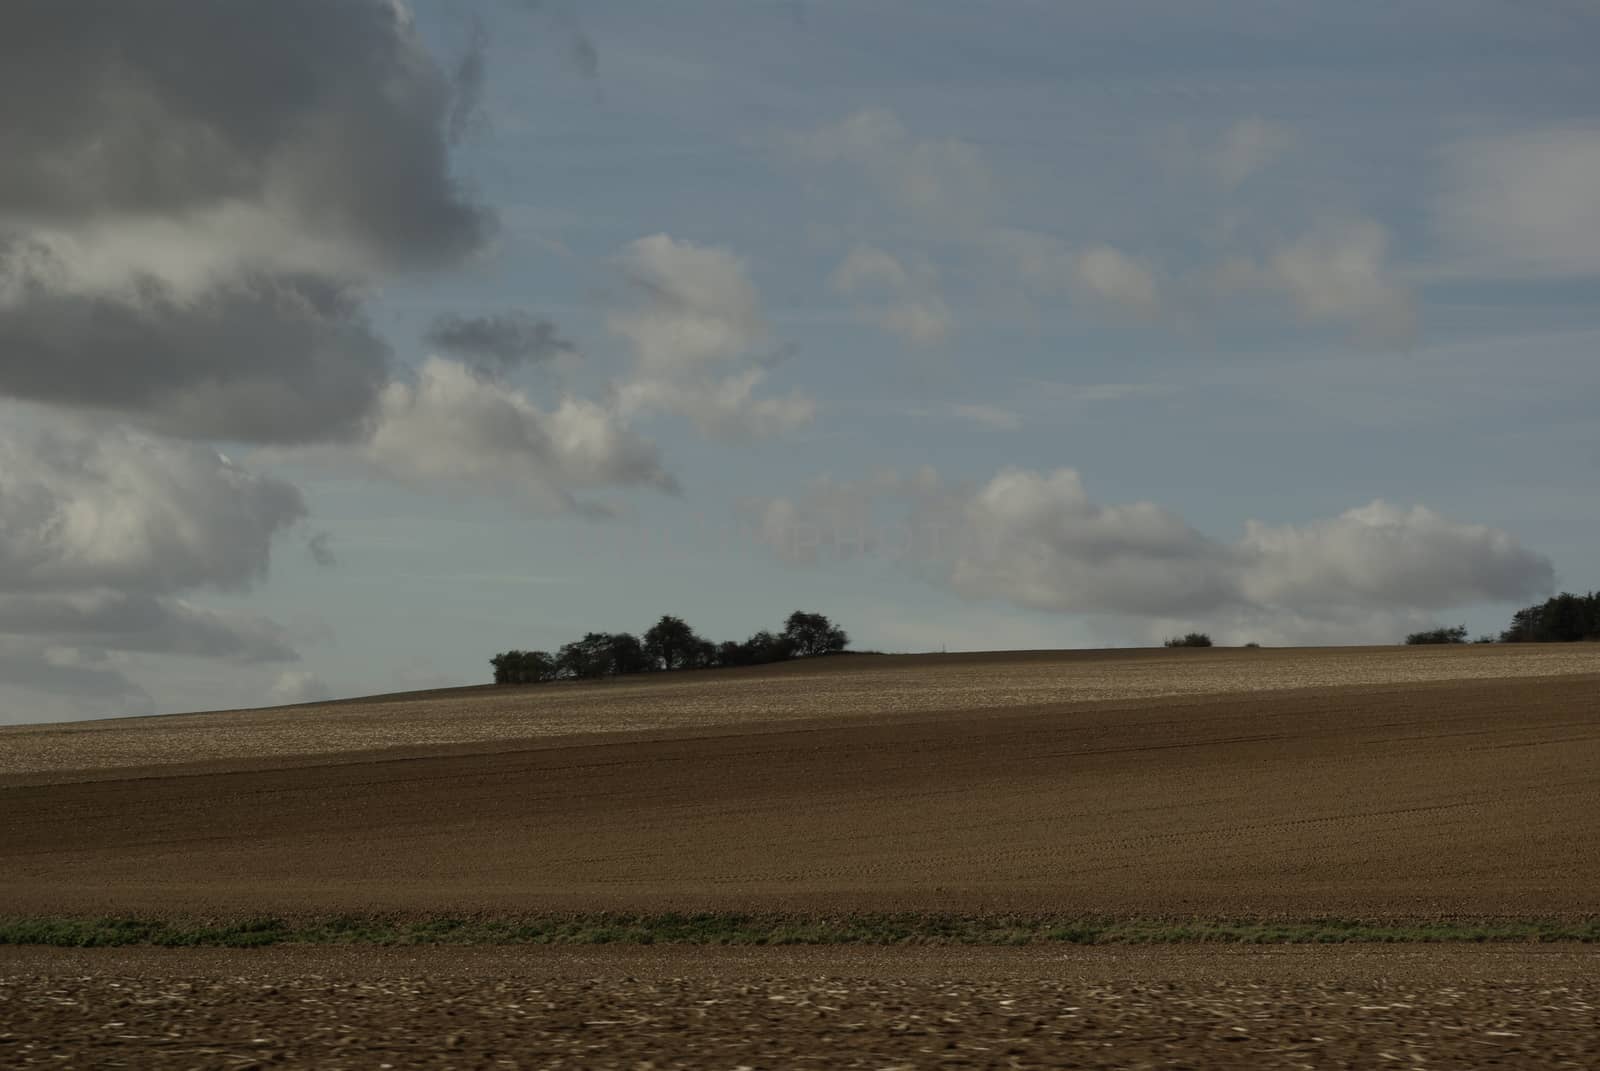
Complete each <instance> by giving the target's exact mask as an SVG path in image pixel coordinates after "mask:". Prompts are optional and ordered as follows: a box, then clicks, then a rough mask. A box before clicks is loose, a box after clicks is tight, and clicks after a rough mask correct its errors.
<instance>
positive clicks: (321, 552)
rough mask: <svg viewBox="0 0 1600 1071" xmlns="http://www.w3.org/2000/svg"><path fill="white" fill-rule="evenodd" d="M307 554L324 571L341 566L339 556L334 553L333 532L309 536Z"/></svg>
mask: <svg viewBox="0 0 1600 1071" xmlns="http://www.w3.org/2000/svg"><path fill="white" fill-rule="evenodd" d="M306 553H307V554H309V555H311V560H312V561H314V562H316V563H317V564H318V565H320V566H322V567H323V568H324V569H326V568H328V567H329V566H332V565H337V564H339V556H338V555H337V554H335V553H334V552H333V533H332V532H312V533H311V534H310V535H309V536H307V537H306Z"/></svg>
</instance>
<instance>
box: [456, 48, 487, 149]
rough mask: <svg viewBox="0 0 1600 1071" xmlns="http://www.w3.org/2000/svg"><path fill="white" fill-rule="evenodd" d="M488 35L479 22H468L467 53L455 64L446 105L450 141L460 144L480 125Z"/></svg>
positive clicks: (482, 117)
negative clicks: (450, 96) (452, 92)
mask: <svg viewBox="0 0 1600 1071" xmlns="http://www.w3.org/2000/svg"><path fill="white" fill-rule="evenodd" d="M488 56H489V34H488V32H487V31H486V30H485V29H484V28H483V20H482V19H477V18H474V19H473V20H472V36H471V38H470V39H469V40H468V42H467V50H466V51H465V52H464V53H462V55H461V59H460V60H459V61H458V62H457V63H456V73H455V99H454V100H453V101H452V102H451V105H450V123H449V130H450V141H451V142H452V143H455V142H458V141H460V140H461V139H462V138H464V137H466V136H467V135H468V134H470V133H472V131H474V130H475V129H477V128H478V127H480V126H482V125H483V123H484V116H483V91H484V84H485V82H486V81H487V79H488V74H489V60H488Z"/></svg>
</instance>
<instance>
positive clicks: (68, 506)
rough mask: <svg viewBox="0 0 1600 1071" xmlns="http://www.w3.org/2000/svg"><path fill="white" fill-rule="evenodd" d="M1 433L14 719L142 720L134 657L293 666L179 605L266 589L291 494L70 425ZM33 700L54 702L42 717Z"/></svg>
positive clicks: (13, 414) (16, 421) (113, 432)
mask: <svg viewBox="0 0 1600 1071" xmlns="http://www.w3.org/2000/svg"><path fill="white" fill-rule="evenodd" d="M5 417H6V421H7V423H6V424H5V425H4V426H3V428H0V679H3V680H4V681H5V683H6V684H7V685H8V686H9V687H10V688H11V689H12V690H13V691H17V692H18V694H22V693H26V694H27V695H28V696H29V697H30V698H28V699H27V701H26V702H25V703H23V704H22V706H21V707H20V708H19V709H27V710H29V711H37V716H39V717H57V716H71V715H78V714H83V713H105V712H106V711H107V709H111V710H114V711H116V712H120V713H126V712H128V711H130V710H143V709H147V708H148V704H149V697H148V696H147V695H146V694H145V693H144V692H143V690H142V689H141V688H140V687H139V686H138V685H137V684H136V683H134V682H133V681H132V680H130V679H129V678H128V676H127V673H126V670H127V665H128V664H127V661H126V659H125V658H124V657H123V656H124V655H125V654H127V653H137V654H154V655H179V656H187V657H194V658H220V659H226V660H229V661H231V662H240V663H243V662H282V661H291V660H293V659H295V658H296V657H297V655H296V653H295V651H294V649H293V647H292V645H291V644H290V642H289V637H288V634H287V632H286V631H285V630H284V629H283V628H282V627H281V626H279V625H277V624H276V623H275V622H273V621H271V620H270V619H268V618H266V617H263V616H261V615H259V614H254V613H249V612H243V611H233V610H216V609H211V608H208V607H204V606H200V605H197V604H195V603H194V602H192V601H190V600H189V599H188V598H187V597H185V596H186V595H187V594H188V593H189V592H193V591H196V590H203V589H207V588H211V589H222V590H228V591H242V590H244V589H247V588H249V587H250V586H252V585H253V584H255V583H256V582H258V581H259V580H261V579H262V578H263V577H264V576H265V575H266V571H267V566H268V563H269V560H270V556H271V546H272V542H273V540H274V539H275V538H277V537H278V536H280V535H281V534H283V533H284V532H286V531H288V530H289V529H291V528H293V527H294V526H296V525H297V524H298V523H299V522H300V521H301V520H302V518H303V517H304V515H305V505H304V503H303V501H302V499H301V497H300V493H299V492H298V491H297V490H296V489H295V488H294V487H292V486H290V485H289V484H286V483H283V482H281V481H278V480H274V479H272V478H270V477H265V476H261V475H258V474H256V473H253V472H250V471H249V470H247V469H245V468H242V467H241V466H239V465H236V464H234V463H233V462H232V461H230V460H228V459H227V458H226V457H224V456H222V455H221V454H218V453H217V452H216V451H215V450H209V449H206V448H204V447H201V446H197V445H193V444H188V443H179V442H172V441H170V440H165V439H161V438H158V437H155V436H152V435H148V434H145V433H141V432H136V431H131V430H128V429H125V428H120V427H116V426H112V427H108V428H99V429H94V428H91V427H90V426H88V425H87V424H80V423H78V422H75V421H73V420H70V419H57V420H54V421H53V422H52V426H51V428H50V430H49V431H47V432H31V431H28V430H26V429H25V427H24V425H25V424H26V423H27V421H26V420H25V419H24V414H23V412H22V411H20V410H7V411H6V413H5ZM41 693H47V694H48V695H50V696H54V697H55V698H53V699H50V700H48V701H41V702H40V703H39V704H38V705H35V703H34V699H35V698H37V696H38V695H39V694H41ZM29 716H32V714H30V715H29ZM9 720H15V719H9Z"/></svg>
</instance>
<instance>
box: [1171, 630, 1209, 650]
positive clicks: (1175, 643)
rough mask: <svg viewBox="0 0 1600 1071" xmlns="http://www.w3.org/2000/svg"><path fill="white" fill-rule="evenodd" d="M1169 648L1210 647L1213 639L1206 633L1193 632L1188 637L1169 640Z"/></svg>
mask: <svg viewBox="0 0 1600 1071" xmlns="http://www.w3.org/2000/svg"><path fill="white" fill-rule="evenodd" d="M1166 645H1167V646H1168V647H1210V646H1211V637H1210V636H1207V635H1206V634H1205V633H1204V632H1191V633H1189V634H1188V635H1186V636H1173V637H1172V638H1171V639H1169V640H1167V643H1166Z"/></svg>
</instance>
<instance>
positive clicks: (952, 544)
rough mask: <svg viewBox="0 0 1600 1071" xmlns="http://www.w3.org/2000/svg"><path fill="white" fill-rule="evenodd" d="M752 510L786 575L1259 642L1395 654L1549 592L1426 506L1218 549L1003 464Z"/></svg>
mask: <svg viewBox="0 0 1600 1071" xmlns="http://www.w3.org/2000/svg"><path fill="white" fill-rule="evenodd" d="M753 509H754V511H755V515H756V518H757V523H756V527H755V533H756V537H757V539H758V540H759V541H760V542H762V543H764V544H766V545H767V546H768V547H769V548H771V549H772V550H773V551H774V552H775V553H777V554H778V555H779V557H781V558H783V559H784V560H787V561H790V562H793V563H798V564H815V563H817V562H818V561H820V560H822V559H823V558H824V557H826V556H827V555H829V554H835V555H838V556H841V557H847V556H850V555H853V554H882V555H886V556H889V557H894V558H900V559H903V560H904V561H905V562H906V563H907V564H909V565H911V566H912V567H914V568H916V569H918V570H919V571H921V572H922V573H923V574H924V575H926V576H928V577H929V578H931V579H933V580H934V581H936V582H938V583H940V584H942V585H945V586H947V587H949V588H950V589H952V590H954V591H956V592H958V593H960V594H962V595H965V596H967V597H969V598H974V599H998V600H1003V601H1005V602H1009V603H1012V604H1014V605H1017V606H1024V607H1029V608H1032V609H1040V610H1051V611H1058V612H1063V613H1081V614H1095V615H1106V616H1110V617H1115V618H1126V619H1134V620H1136V621H1144V622H1145V623H1146V625H1152V624H1159V623H1168V622H1179V623H1186V624H1187V623H1193V624H1197V625H1199V626H1201V627H1210V628H1219V627H1226V628H1229V629H1237V630H1241V631H1242V630H1245V629H1253V630H1254V631H1255V634H1254V635H1252V636H1250V637H1248V638H1257V639H1261V638H1265V637H1266V636H1270V637H1272V638H1277V639H1299V640H1301V641H1302V642H1304V641H1305V640H1307V639H1317V640H1321V641H1330V640H1339V641H1343V642H1350V641H1359V640H1366V641H1368V642H1393V641H1394V640H1395V638H1396V637H1395V636H1394V635H1391V634H1389V633H1388V631H1387V630H1391V629H1392V628H1393V627H1395V623H1396V622H1409V621H1413V620H1416V619H1419V617H1425V616H1426V615H1427V614H1430V613H1433V612H1436V611H1439V610H1444V609H1448V608H1451V607H1457V606H1463V605H1469V604H1473V603H1480V602H1508V601H1513V600H1519V599H1527V598H1532V597H1537V596H1541V595H1544V594H1547V593H1548V592H1549V591H1550V590H1551V588H1552V585H1553V583H1554V569H1553V567H1552V565H1551V563H1550V561H1549V560H1548V559H1547V558H1545V557H1544V556H1543V555H1540V554H1538V553H1535V552H1533V551H1531V550H1528V549H1526V548H1525V547H1523V546H1522V545H1521V544H1519V543H1518V542H1517V541H1516V539H1515V538H1514V537H1512V536H1511V535H1510V534H1508V533H1506V532H1503V531H1500V530H1498V529H1495V528H1490V527H1487V526H1485V525H1480V524H1471V523H1466V522H1461V521H1456V520H1453V519H1450V518H1447V517H1443V516H1441V515H1439V514H1437V513H1435V512H1433V511H1431V510H1429V509H1427V508H1426V507H1423V506H1409V507H1401V506H1396V505H1392V504H1389V503H1386V502H1382V501H1375V502H1371V503H1369V504H1367V505H1364V506H1360V507H1357V508H1354V509H1350V510H1347V511H1345V512H1344V513H1341V514H1339V515H1338V516H1336V517H1332V518H1328V519H1324V520H1319V521H1313V522H1310V523H1307V524H1299V525H1295V524H1285V525H1270V524H1265V523H1262V522H1259V521H1250V522H1248V523H1247V524H1246V526H1245V531H1244V534H1243V535H1242V536H1240V537H1239V538H1237V539H1235V540H1232V541H1225V540H1219V539H1216V538H1213V537H1211V536H1208V535H1206V534H1204V533H1202V532H1200V531H1199V530H1198V529H1196V528H1194V527H1193V526H1192V525H1190V524H1189V523H1188V522H1186V521H1185V520H1184V519H1183V518H1182V517H1181V516H1179V515H1178V514H1177V513H1175V512H1173V511H1172V510H1170V509H1168V508H1166V507H1164V506H1161V505H1159V504H1156V503H1153V502H1132V503H1113V504H1107V503H1101V502H1096V501H1095V500H1093V499H1092V498H1090V497H1089V495H1088V492H1087V491H1086V489H1085V488H1084V485H1083V482H1082V479H1081V478H1080V477H1079V475H1078V473H1077V472H1076V471H1075V470H1072V469H1056V470H1053V471H1049V472H1040V471H1034V470H1028V469H1005V470H1002V471H1000V472H998V473H996V474H995V475H994V476H993V477H992V478H991V479H989V480H988V481H987V482H985V483H983V484H981V485H979V486H974V487H967V486H962V485H953V484H950V483H948V482H946V481H944V480H943V479H941V478H940V477H939V475H938V474H937V473H936V472H934V471H933V470H931V469H925V470H922V471H920V472H918V473H916V474H913V475H911V476H898V475H896V474H893V473H888V474H880V475H878V476H875V477H872V478H869V479H867V480H862V481H855V482H845V483H840V482H837V481H831V480H823V481H819V482H818V483H817V484H816V485H815V486H814V487H812V488H811V490H810V492H809V493H807V494H805V495H802V496H799V497H798V498H792V499H791V498H780V499H771V500H764V501H760V502H757V503H755V504H754V505H753ZM1219 622H1221V623H1222V625H1220V626H1219V624H1218V623H1219ZM1263 633H1264V634H1265V635H1263Z"/></svg>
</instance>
